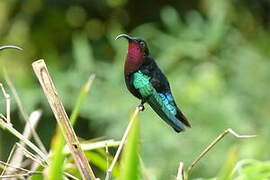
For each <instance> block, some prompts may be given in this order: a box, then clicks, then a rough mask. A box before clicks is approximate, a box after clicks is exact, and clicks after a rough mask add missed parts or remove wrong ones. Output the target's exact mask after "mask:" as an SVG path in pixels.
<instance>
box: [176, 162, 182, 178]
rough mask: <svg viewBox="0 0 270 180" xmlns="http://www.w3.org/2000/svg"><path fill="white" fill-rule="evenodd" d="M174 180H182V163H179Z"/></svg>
mask: <svg viewBox="0 0 270 180" xmlns="http://www.w3.org/2000/svg"><path fill="white" fill-rule="evenodd" d="M176 180H184V163H183V162H182V161H181V162H180V163H179V168H178V172H177V176H176Z"/></svg>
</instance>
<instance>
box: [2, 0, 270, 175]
mask: <svg viewBox="0 0 270 180" xmlns="http://www.w3.org/2000/svg"><path fill="white" fill-rule="evenodd" d="M269 8H270V3H269V1H267V0H261V1H235V0H226V1H224V0H201V1H199V0H195V1H181V2H176V1H175V2H172V1H154V0H150V1H147V2H145V1H142V0H139V1H126V0H117V1H112V0H107V1H98V0H92V1H91V2H88V1H82V0H80V1H77V2H71V1H67V2H66V1H65V2H63V1H50V0H47V1H41V0H27V1H17V0H13V1H10V0H2V1H1V2H0V12H1V13H0V24H1V26H0V44H1V45H9V44H12V45H17V46H19V47H22V48H23V51H16V50H3V51H0V67H1V69H2V68H3V69H5V71H6V74H7V75H8V77H9V79H10V80H11V81H12V82H13V85H14V86H15V89H16V93H17V94H18V97H19V98H20V100H21V106H20V105H19V106H18V103H16V101H17V100H16V95H15V94H14V92H13V91H12V88H11V87H10V85H8V83H7V82H6V79H7V78H5V77H4V73H2V72H3V71H2V70H1V72H0V82H1V83H2V84H3V85H4V87H5V90H6V91H7V93H9V94H10V95H11V103H12V104H11V122H12V124H13V127H14V128H15V129H17V130H18V131H19V132H22V131H23V128H24V126H25V121H24V119H25V117H28V115H29V116H30V114H31V112H34V111H35V110H37V109H41V110H42V115H41V118H40V120H39V124H38V125H37V128H36V132H37V134H38V135H39V137H40V138H41V142H42V143H44V146H45V148H46V150H47V151H48V152H49V151H51V150H53V151H54V152H55V153H56V154H57V153H59V154H60V155H59V156H55V157H54V158H52V159H53V161H54V162H55V163H56V164H54V166H55V167H58V168H59V169H55V168H53V170H55V173H59V172H60V173H61V172H63V171H65V172H68V173H69V174H72V175H73V176H76V177H79V171H78V169H77V168H76V167H75V165H74V161H73V160H72V157H71V156H70V155H69V153H68V152H66V154H65V156H63V155H61V154H62V153H61V152H60V150H61V149H62V146H63V145H64V144H63V139H62V138H60V137H59V134H60V131H57V130H56V129H57V128H56V121H55V118H54V116H53V113H52V111H51V109H50V107H49V105H48V101H47V100H46V99H45V96H44V95H43V93H42V90H41V87H40V85H39V84H38V82H37V80H36V78H35V76H34V73H33V72H32V71H31V63H32V62H33V61H35V60H38V59H40V58H44V59H45V61H46V64H47V66H48V69H49V71H50V74H51V76H52V78H53V80H54V83H55V86H56V89H57V91H58V93H59V96H60V97H61V100H62V102H63V104H64V106H65V109H66V111H67V113H68V115H70V114H72V115H73V116H72V118H71V119H74V122H75V119H76V124H75V125H74V129H75V131H76V134H77V135H78V137H80V138H81V139H80V141H81V142H82V143H83V144H84V145H85V146H88V145H89V146H90V148H92V147H91V144H93V142H104V140H108V139H109V140H110V139H115V140H119V139H121V137H122V136H123V133H124V131H125V129H126V126H127V124H128V121H127V119H128V117H129V115H130V113H131V112H132V111H133V110H134V108H135V106H136V105H138V104H139V101H138V100H137V99H135V98H134V97H132V96H131V95H130V94H129V93H128V91H127V90H126V87H125V85H124V79H123V63H124V56H125V53H126V43H125V42H122V41H121V40H119V41H114V38H115V37H116V35H118V34H120V33H128V34H131V35H132V36H137V37H142V38H144V39H145V40H146V41H147V42H148V44H149V47H150V52H151V54H152V55H153V57H155V59H156V60H157V61H158V64H159V65H160V67H161V68H162V69H163V71H165V73H166V75H167V76H168V79H169V81H170V83H171V88H172V91H173V93H174V96H175V97H176V100H177V103H178V104H179V106H180V107H181V109H182V110H183V112H184V113H185V114H186V116H187V118H188V119H189V121H190V122H191V125H192V128H191V129H187V131H186V132H184V133H181V134H176V133H175V132H174V131H172V130H171V128H170V127H168V126H167V125H166V124H164V122H163V121H161V120H160V119H159V118H158V116H157V115H156V114H155V113H154V112H153V111H152V110H151V108H150V107H149V106H146V110H145V111H144V112H142V113H140V117H139V125H137V126H138V127H136V128H135V130H134V131H135V132H134V131H132V132H133V133H131V134H132V136H130V137H129V138H130V139H132V140H128V141H127V142H128V143H127V147H133V146H137V145H138V144H137V143H136V142H138V141H139V145H138V146H139V154H140V158H141V160H140V159H139V160H138V159H136V158H138V156H136V155H134V154H136V152H137V151H135V150H134V151H131V150H130V151H128V150H124V151H125V152H127V154H126V155H124V156H123V163H126V164H130V166H131V167H132V166H135V167H136V168H138V169H140V172H141V173H140V174H142V176H138V174H136V176H135V175H134V176H132V177H134V179H136V177H137V178H142V179H147V177H148V178H149V179H154V180H155V179H175V177H176V175H177V169H178V165H179V162H180V161H183V162H184V168H185V170H186V168H187V167H188V166H189V165H190V164H191V162H192V161H193V160H194V159H195V158H196V157H198V155H199V154H200V153H201V152H202V151H203V149H204V148H205V147H206V146H207V145H208V144H209V143H210V142H211V141H212V140H213V139H214V138H216V137H217V136H218V135H219V134H220V133H222V132H223V131H224V130H225V129H228V128H232V129H233V130H235V131H236V132H238V133H239V134H256V135H257V137H256V138H252V139H236V138H234V137H233V136H226V138H225V139H223V140H222V141H221V142H220V143H219V144H218V145H216V146H215V148H214V149H212V150H211V151H210V152H209V153H208V154H207V155H206V157H204V158H203V159H202V160H201V161H199V162H198V163H197V164H196V166H195V167H194V168H193V170H192V171H191V173H190V174H189V179H203V180H204V179H236V180H246V179H248V180H263V179H269V178H270V173H269V172H270V163H269V150H268V149H269V143H267V142H268V139H269V138H270V134H269V128H268V127H269V125H270V124H269V123H270V121H269V107H270V104H269V102H270V96H269V95H268V94H269V93H268V92H269V91H270V85H269V84H270V82H269V77H270V71H269V68H268V67H269V66H270V64H269V63H270V61H269V57H270V53H269V50H268V49H269V41H270V33H269V18H270V14H269V12H270V11H269ZM92 74H95V80H94V81H93V84H92V86H91V89H90V92H89V94H88V95H87V96H86V94H84V95H82V94H83V90H81V89H82V86H83V85H84V84H85V82H86V81H87V80H88V78H89V76H90V75H92ZM77 99H79V100H77ZM17 102H18V101H17ZM78 103H79V105H78ZM74 107H75V108H74ZM0 113H2V114H4V115H5V116H6V100H5V98H4V96H3V95H2V94H0ZM74 113H75V115H74ZM26 115H27V116H26ZM135 124H136V123H135ZM137 128H139V129H140V130H139V131H137V130H136V129H137ZM136 132H137V133H136ZM131 134H130V135H131ZM136 138H140V139H136ZM15 142H17V139H15V137H14V136H13V135H11V134H10V133H8V131H6V130H0V159H1V161H5V162H6V161H7V159H8V156H9V153H10V152H11V150H12V146H13V144H14V143H15ZM32 142H35V144H37V146H38V147H39V148H40V145H39V144H38V143H36V142H37V140H36V138H35V140H34V138H33V141H32ZM109 142H111V144H113V143H115V141H111V140H110V141H109ZM132 142H134V143H132ZM109 144H110V143H109ZM115 146H117V145H115ZM115 146H114V147H109V148H106V146H101V147H102V148H98V149H95V150H87V151H86V152H85V154H86V157H87V158H88V159H89V160H90V165H91V167H92V168H93V171H94V173H95V175H96V176H97V177H100V178H101V179H103V178H104V177H105V174H106V170H107V169H108V166H109V164H110V162H111V161H112V159H113V157H114V155H115V151H116V149H117V147H115ZM83 148H84V147H83ZM88 148H89V147H88ZM41 149H42V148H41ZM129 149H130V148H129ZM131 149H132V148H131ZM28 150H29V149H28ZM58 150H59V151H58ZM42 151H43V150H42ZM31 152H32V150H31ZM32 153H34V152H32ZM225 154H228V155H227V156H225ZM26 159H28V158H24V159H23V160H26ZM127 159H131V160H132V161H131V160H130V161H128V160H127ZM138 161H139V162H141V163H139V164H138ZM132 162H134V163H135V164H132ZM142 162H143V163H142ZM58 163H59V164H64V165H63V166H60V165H59V164H58ZM43 165H44V164H43ZM45 165H46V164H45ZM139 165H140V166H139ZM1 167H3V166H1ZM26 167H27V168H28V166H26ZM120 168H121V167H119V164H118V163H117V164H116V166H115V167H114V171H113V172H112V174H113V177H120V179H125V176H126V175H125V173H126V172H129V170H130V169H129V168H128V167H126V169H125V170H123V171H122V172H124V173H123V174H121V170H120ZM43 169H44V167H43V166H42V165H40V166H39V167H37V169H35V170H36V171H42V172H43ZM45 169H46V168H45ZM44 172H47V171H46V170H45V171H44ZM49 172H51V171H49ZM133 173H134V172H133ZM143 174H146V176H144V175H143ZM43 175H44V174H42V175H40V174H39V175H33V176H31V177H32V179H40V178H41V177H43ZM54 175H56V174H54ZM56 177H57V175H56Z"/></svg>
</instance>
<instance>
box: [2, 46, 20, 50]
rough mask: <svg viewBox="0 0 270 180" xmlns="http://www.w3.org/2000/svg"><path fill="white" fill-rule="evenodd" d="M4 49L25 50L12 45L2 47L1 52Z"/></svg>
mask: <svg viewBox="0 0 270 180" xmlns="http://www.w3.org/2000/svg"><path fill="white" fill-rule="evenodd" d="M3 49H17V50H23V49H22V48H20V47H18V46H12V45H8V46H0V50H3Z"/></svg>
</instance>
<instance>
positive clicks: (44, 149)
mask: <svg viewBox="0 0 270 180" xmlns="http://www.w3.org/2000/svg"><path fill="white" fill-rule="evenodd" d="M4 76H5V80H6V82H7V85H8V86H9V88H10V90H11V92H12V94H13V96H14V98H15V101H16V103H17V105H18V108H19V112H20V113H21V115H22V117H23V119H24V121H25V122H26V123H29V121H30V119H29V118H30V117H29V116H28V114H27V112H26V111H25V109H24V107H23V105H22V101H21V99H20V97H19V95H18V93H17V90H16V88H15V86H14V84H13V83H12V81H11V79H10V78H9V76H8V74H7V72H6V71H5V69H4ZM30 123H31V121H30ZM29 127H30V130H31V131H32V133H31V134H33V137H34V140H35V142H36V143H37V145H38V147H39V148H40V149H41V150H42V151H43V152H44V153H45V154H46V155H48V152H47V150H46V148H45V146H44V144H43V143H42V141H41V140H40V138H39V136H38V134H37V132H36V130H35V128H32V126H29ZM33 127H34V126H33Z"/></svg>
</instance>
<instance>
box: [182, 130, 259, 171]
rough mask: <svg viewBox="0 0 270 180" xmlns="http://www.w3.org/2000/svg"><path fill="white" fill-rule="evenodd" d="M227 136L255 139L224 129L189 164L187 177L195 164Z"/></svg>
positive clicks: (251, 136)
mask: <svg viewBox="0 0 270 180" xmlns="http://www.w3.org/2000/svg"><path fill="white" fill-rule="evenodd" d="M227 134H232V135H233V136H235V137H236V138H253V137H256V135H239V134H238V133H236V132H235V131H233V130H232V129H230V128H229V129H226V130H225V131H224V132H223V133H221V134H220V135H219V136H218V137H217V138H216V139H215V140H214V141H212V142H211V143H210V144H209V145H208V146H207V147H206V149H204V150H203V152H202V153H201V154H200V155H199V156H198V157H197V158H196V159H195V160H194V161H193V162H192V163H191V165H190V166H189V167H188V169H187V175H188V174H189V173H190V172H191V170H192V168H193V167H194V166H195V165H196V163H197V162H198V161H199V160H200V159H202V158H203V157H204V156H205V155H206V154H207V153H208V152H209V151H210V150H211V149H212V148H213V147H214V146H215V145H216V144H217V143H218V142H219V141H220V140H221V139H223V138H224V136H226V135H227Z"/></svg>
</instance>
